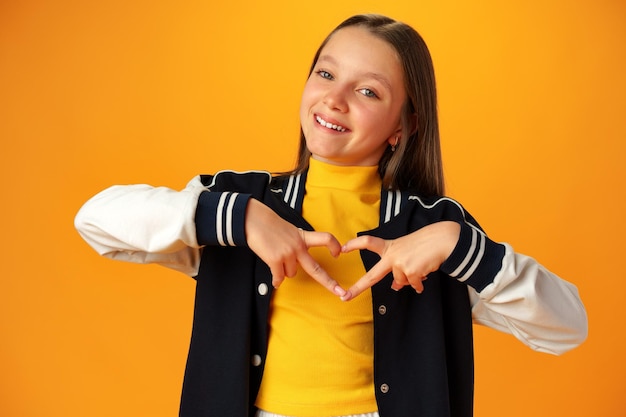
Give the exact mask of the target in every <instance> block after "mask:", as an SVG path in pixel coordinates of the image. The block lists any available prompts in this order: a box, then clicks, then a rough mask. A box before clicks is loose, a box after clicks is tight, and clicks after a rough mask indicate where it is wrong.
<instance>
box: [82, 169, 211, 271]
mask: <svg viewBox="0 0 626 417" xmlns="http://www.w3.org/2000/svg"><path fill="white" fill-rule="evenodd" d="M205 190H206V187H204V185H203V184H202V183H201V182H200V177H196V178H194V179H192V180H191V181H190V182H189V184H188V185H187V187H186V188H185V189H184V190H182V191H175V190H172V189H169V188H165V187H152V186H149V185H122V186H120V185H116V186H113V187H110V188H107V189H106V190H104V191H102V192H100V193H99V194H97V195H95V196H94V197H92V198H91V199H90V200H89V201H87V202H86V203H85V204H84V205H83V207H82V208H81V209H80V210H79V212H78V214H77V215H76V218H75V221H74V224H75V227H76V229H77V230H78V232H79V233H80V235H81V236H82V237H83V239H85V241H87V243H88V244H89V245H90V246H91V247H92V248H94V249H95V250H96V252H98V253H99V254H100V255H103V256H105V257H108V258H111V259H116V260H122V261H129V262H136V263H157V264H160V265H163V266H166V267H168V268H172V269H174V270H177V271H180V272H183V273H185V274H187V275H190V276H195V275H196V274H197V272H198V266H199V264H200V245H198V242H197V237H196V227H195V212H196V207H197V205H198V198H199V195H200V193H202V192H203V191H205Z"/></svg>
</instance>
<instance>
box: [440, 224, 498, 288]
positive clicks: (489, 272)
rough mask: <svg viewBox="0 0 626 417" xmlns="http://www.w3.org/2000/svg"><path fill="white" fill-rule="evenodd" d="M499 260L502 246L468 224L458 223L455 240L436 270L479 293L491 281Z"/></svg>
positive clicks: (496, 270)
mask: <svg viewBox="0 0 626 417" xmlns="http://www.w3.org/2000/svg"><path fill="white" fill-rule="evenodd" d="M503 258H504V245H501V244H499V243H496V242H494V241H492V240H491V239H489V238H488V237H487V236H486V235H485V234H484V233H483V232H481V231H480V230H478V229H476V228H474V227H471V226H469V225H468V224H461V234H460V236H459V241H458V243H457V245H456V247H455V248H454V250H453V251H452V254H450V256H449V257H448V259H446V261H445V262H444V263H443V264H441V267H440V270H441V271H442V272H443V273H445V274H448V275H450V276H451V277H452V278H456V279H457V280H459V281H461V282H465V283H466V284H467V285H470V286H471V287H473V288H474V289H475V290H476V291H479V292H480V291H482V290H483V289H484V288H485V287H486V286H487V285H489V284H491V283H492V282H493V280H494V278H495V277H496V274H497V273H498V272H499V271H500V269H501V268H502V259H503Z"/></svg>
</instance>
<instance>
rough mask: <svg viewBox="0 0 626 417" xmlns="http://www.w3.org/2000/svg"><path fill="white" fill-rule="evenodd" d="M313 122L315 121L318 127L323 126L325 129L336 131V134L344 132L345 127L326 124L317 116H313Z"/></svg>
mask: <svg viewBox="0 0 626 417" xmlns="http://www.w3.org/2000/svg"><path fill="white" fill-rule="evenodd" d="M315 120H317V123H319V124H320V125H322V126H324V127H325V128H327V129H332V130H336V131H337V132H345V131H346V128H345V127H343V126H339V125H334V124H332V123H329V122H327V121H326V120H324V119H322V118H321V117H319V116H315Z"/></svg>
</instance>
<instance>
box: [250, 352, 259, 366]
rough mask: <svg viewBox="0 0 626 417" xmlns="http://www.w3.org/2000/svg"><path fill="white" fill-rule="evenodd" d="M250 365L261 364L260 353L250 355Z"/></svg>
mask: <svg viewBox="0 0 626 417" xmlns="http://www.w3.org/2000/svg"><path fill="white" fill-rule="evenodd" d="M250 362H252V366H259V365H260V364H261V355H252V359H251V360H250Z"/></svg>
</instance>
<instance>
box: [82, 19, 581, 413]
mask: <svg viewBox="0 0 626 417" xmlns="http://www.w3.org/2000/svg"><path fill="white" fill-rule="evenodd" d="M436 107H437V103H436V92H435V80H434V74H433V68H432V63H431V58H430V55H429V53H428V50H427V48H426V45H425V44H424V42H423V40H422V39H421V37H420V36H419V35H418V34H417V33H416V32H415V31H414V30H413V29H412V28H411V27H409V26H407V25H405V24H402V23H399V22H396V21H394V20H392V19H389V18H386V17H383V16H378V15H360V16H354V17H352V18H349V19H348V20H346V21H345V22H343V23H342V24H340V25H339V26H338V27H337V29H336V30H334V31H333V32H332V33H331V34H330V35H329V37H328V38H327V39H326V40H325V41H324V42H323V44H322V45H321V47H320V49H319V50H318V52H317V54H316V55H315V59H314V61H313V66H312V69H311V73H310V76H309V79H308V81H307V83H306V86H305V88H304V93H303V95H302V103H301V109H300V119H301V127H302V134H301V144H300V153H299V159H298V166H297V168H296V169H295V170H294V171H293V172H292V173H289V174H286V175H276V176H273V175H271V174H269V173H267V172H246V173H235V172H220V173H218V174H216V175H212V176H211V175H202V176H198V177H196V178H194V179H193V180H192V181H191V182H190V183H189V184H188V186H187V187H186V188H185V189H184V190H182V191H173V190H170V189H166V188H153V187H150V186H147V185H130V186H114V187H111V188H109V189H107V190H105V191H103V192H101V193H100V194H98V195H96V196H95V197H93V198H92V199H91V200H90V201H88V202H87V203H86V204H85V206H84V207H83V208H82V209H81V210H80V212H79V213H78V215H77V217H76V226H77V228H78V230H79V232H80V233H81V235H82V236H83V237H84V238H85V240H86V241H87V242H89V244H90V245H91V246H93V247H94V248H95V249H96V250H97V251H98V252H99V253H100V254H102V255H105V256H108V257H110V258H113V259H120V260H126V261H133V262H143V263H159V264H162V265H165V266H167V267H170V268H173V269H176V270H179V271H182V272H184V273H186V274H188V275H190V276H192V277H195V279H196V280H197V290H196V291H197V292H196V304H195V315H194V324H193V331H192V339H191V346H190V351H189V357H188V363H187V368H186V372H185V381H184V386H183V393H182V401H181V409H180V414H181V416H185V417H191V416H194V417H195V416H198V417H199V416H213V417H229V416H233V417H244V416H255V415H256V416H295V417H307V416H318V417H323V416H348V415H359V416H378V415H380V416H382V417H410V416H416V417H417V416H437V417H439V416H441V417H444V416H455V417H464V416H471V415H472V401H473V353H472V322H474V323H479V324H484V325H487V326H489V327H493V328H496V329H498V330H502V331H505V332H509V333H512V334H513V335H515V337H517V338H518V339H520V340H521V341H522V342H523V343H525V344H527V345H528V346H530V347H531V348H532V349H535V350H538V351H542V352H550V353H554V354H560V353H562V352H565V351H567V350H569V349H571V348H573V347H575V346H577V345H578V344H580V343H581V342H582V341H583V340H584V339H585V338H586V332H587V319H586V314H585V310H584V307H583V306H582V304H581V302H580V300H579V297H578V293H577V290H576V288H575V287H574V286H573V285H571V284H569V283H567V282H565V281H563V280H561V279H560V278H558V277H556V276H555V275H553V274H552V273H550V272H549V271H547V270H546V269H545V268H543V267H542V266H541V265H538V264H537V262H536V261H534V260H533V259H531V258H529V257H526V256H523V255H521V254H518V253H515V252H514V251H513V250H512V249H511V247H510V246H509V245H507V244H501V243H496V242H494V241H492V240H490V239H489V238H488V237H487V236H486V235H485V234H484V233H483V231H482V230H481V229H480V227H479V226H478V224H477V223H476V222H475V221H474V219H473V218H472V217H471V216H470V215H469V214H468V213H467V212H466V211H465V210H464V209H463V208H462V206H461V205H459V203H457V202H456V201H453V200H451V199H449V198H446V197H442V195H443V193H444V187H443V184H444V182H443V174H442V164H441V155H440V146H439V131H438V122H437V113H436ZM357 235H358V237H357Z"/></svg>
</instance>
